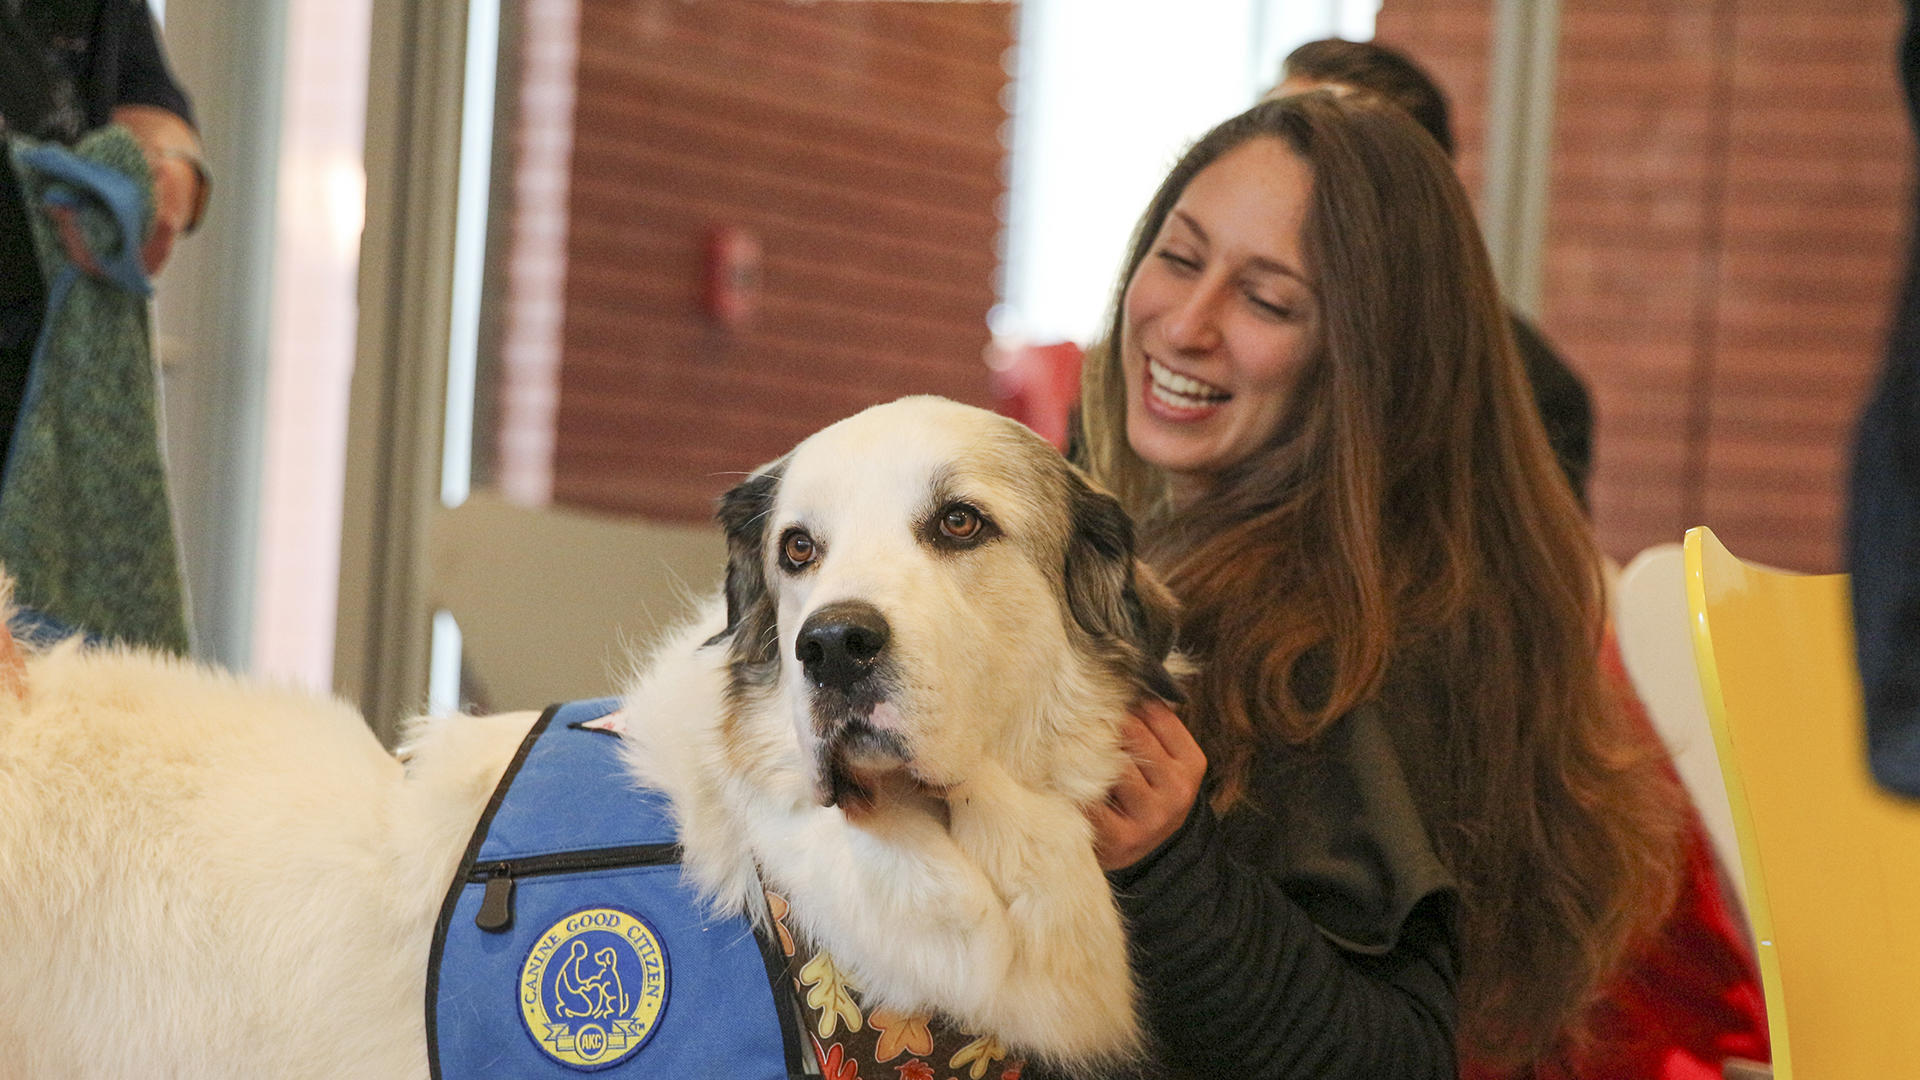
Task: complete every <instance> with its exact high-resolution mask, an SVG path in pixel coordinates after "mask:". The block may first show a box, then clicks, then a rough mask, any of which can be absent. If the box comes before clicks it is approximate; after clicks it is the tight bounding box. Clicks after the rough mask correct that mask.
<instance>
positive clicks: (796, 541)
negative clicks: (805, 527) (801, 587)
mask: <svg viewBox="0 0 1920 1080" xmlns="http://www.w3.org/2000/svg"><path fill="white" fill-rule="evenodd" d="M816 551H817V549H816V548H815V547H814V545H813V537H811V536H808V535H807V534H806V533H804V532H801V531H800V530H799V529H789V530H787V535H785V536H783V537H781V538H780V560H781V561H782V562H784V563H786V564H787V569H789V570H797V569H799V568H800V567H802V566H805V565H807V564H808V563H810V562H812V561H813V556H814V554H815V553H816Z"/></svg>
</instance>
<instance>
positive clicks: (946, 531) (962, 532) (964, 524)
mask: <svg viewBox="0 0 1920 1080" xmlns="http://www.w3.org/2000/svg"><path fill="white" fill-rule="evenodd" d="M940 534H941V535H942V536H945V537H946V538H947V539H949V540H971V539H973V538H974V537H975V536H978V535H979V534H980V511H978V510H975V509H974V508H973V507H971V506H968V505H966V504H964V503H956V504H955V505H953V506H949V507H947V508H946V510H944V511H942V512H941V514H940Z"/></svg>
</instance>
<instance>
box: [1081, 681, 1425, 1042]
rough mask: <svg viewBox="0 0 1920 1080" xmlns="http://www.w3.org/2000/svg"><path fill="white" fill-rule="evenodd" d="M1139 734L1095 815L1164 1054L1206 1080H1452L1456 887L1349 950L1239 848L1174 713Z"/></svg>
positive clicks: (1150, 717) (1148, 721)
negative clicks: (1203, 795)
mask: <svg viewBox="0 0 1920 1080" xmlns="http://www.w3.org/2000/svg"><path fill="white" fill-rule="evenodd" d="M1126 740H1127V746H1128V749H1129V751H1130V753H1131V755H1132V758H1133V765H1132V767H1130V768H1129V769H1128V770H1127V772H1126V773H1125V774H1124V775H1123V776H1122V777H1121V778H1120V780H1119V781H1118V782H1117V783H1116V784H1115V786H1114V790H1113V794H1112V797H1111V798H1110V800H1109V803H1108V804H1107V805H1106V806H1104V807H1100V808H1097V809H1096V810H1095V811H1094V812H1093V813H1092V814H1091V815H1090V816H1091V818H1092V820H1093V823H1094V829H1095V833H1096V837H1097V842H1098V844H1099V851H1100V856H1101V864H1102V866H1103V867H1105V868H1107V869H1108V870H1109V871H1110V873H1109V878H1110V880H1111V881H1112V883H1113V886H1114V891H1115V894H1116V897H1117V898H1118V900H1119V903H1120V907H1121V912H1122V914H1123V916H1124V917H1125V918H1126V920H1127V924H1128V931H1129V936H1130V939H1131V942H1132V948H1133V958H1134V969H1135V973H1136V975H1137V976H1138V978H1139V980H1140V984H1141V990H1142V1001H1143V1007H1144V1009H1145V1011H1146V1019H1147V1024H1148V1028H1149V1030H1150V1031H1151V1032H1152V1034H1153V1036H1154V1038H1155V1039H1156V1040H1157V1041H1158V1043H1159V1046H1158V1047H1157V1049H1158V1050H1159V1052H1160V1053H1161V1054H1162V1056H1164V1057H1166V1058H1167V1059H1168V1060H1169V1063H1171V1064H1173V1065H1174V1066H1175V1068H1176V1069H1178V1070H1181V1071H1184V1072H1187V1073H1191V1074H1193V1075H1196V1076H1236V1077H1249V1078H1255V1077H1257V1078H1267V1077H1271V1078H1276V1080H1278V1078H1284V1077H1314V1078H1333V1080H1338V1078H1340V1077H1356V1078H1357V1077H1366V1078H1369V1080H1391V1078H1396V1077H1408V1078H1426V1077H1452V1076H1453V1075H1454V1074H1455V1069H1456V1065H1455V1052H1454V967H1455V963H1454V946H1453V936H1452V920H1451V912H1450V910H1449V906H1448V905H1449V904H1450V903H1451V894H1449V893H1444V892H1436V893H1434V894H1433V895H1431V896H1429V897H1427V898H1426V899H1425V900H1423V901H1421V902H1420V903H1417V904H1415V905H1413V906H1412V908H1411V910H1410V911H1409V912H1408V914H1407V915H1406V917H1405V919H1404V920H1403V921H1402V922H1401V924H1400V926H1399V932H1398V934H1397V935H1395V936H1394V938H1393V945H1392V947H1391V948H1390V949H1388V950H1386V951H1385V952H1384V953H1383V954H1382V955H1377V956H1375V955H1365V954H1362V953H1358V952H1351V951H1348V950H1345V949H1342V948H1340V947H1338V946H1336V945H1335V944H1333V943H1332V942H1331V941H1329V940H1328V939H1327V937H1326V936H1325V935H1324V934H1322V933H1321V932H1320V930H1319V929H1318V928H1317V927H1316V926H1315V925H1314V923H1313V921H1312V920H1311V919H1309V918H1308V916H1307V914H1306V912H1305V911H1304V910H1302V909H1301V907H1300V906H1299V905H1298V904H1297V903H1295V901H1294V900H1293V898H1291V897H1289V896H1288V895H1287V894H1286V893H1285V891H1284V890H1282V889H1281V888H1280V886H1279V884H1278V883H1277V878H1278V874H1277V873H1261V872H1259V871H1258V870H1255V869H1249V868H1247V867H1245V866H1243V865H1242V864H1241V863H1240V862H1236V861H1235V860H1234V859H1232V858H1229V856H1228V855H1227V850H1226V846H1225V843H1224V841H1223V838H1222V837H1221V835H1220V832H1219V828H1218V824H1217V822H1216V821H1215V819H1214V817H1213V814H1212V812H1211V810H1210V809H1209V808H1208V807H1207V805H1206V803H1205V801H1204V800H1201V799H1199V798H1198V793H1199V789H1200V782H1201V779H1202V777H1203V776H1204V774H1205V771H1206V757H1205V755H1204V754H1203V753H1202V752H1201V750H1200V748H1199V746H1198V744H1196V743H1195V742H1194V740H1193V737H1192V735H1191V734H1189V733H1188V732H1187V730H1186V727H1185V725H1183V724H1182V723H1181V722H1180V720H1179V718H1178V717H1176V716H1174V714H1173V712H1172V710H1170V709H1168V708H1167V707H1166V706H1165V705H1163V704H1161V703H1158V702H1152V703H1148V704H1146V705H1143V706H1142V707H1141V709H1140V710H1138V711H1137V713H1136V715H1135V716H1134V717H1133V718H1131V719H1130V720H1129V721H1128V724H1127V728H1126ZM1330 811H1331V812H1336V813H1337V812H1338V811H1337V810H1332V808H1331V807H1330ZM1383 872H1384V871H1383Z"/></svg>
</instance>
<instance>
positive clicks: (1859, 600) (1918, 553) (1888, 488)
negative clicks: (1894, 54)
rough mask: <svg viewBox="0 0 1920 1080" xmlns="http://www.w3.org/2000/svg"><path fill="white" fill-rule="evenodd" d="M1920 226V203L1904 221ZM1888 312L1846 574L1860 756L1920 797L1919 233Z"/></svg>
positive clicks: (1913, 97)
mask: <svg viewBox="0 0 1920 1080" xmlns="http://www.w3.org/2000/svg"><path fill="white" fill-rule="evenodd" d="M1899 66H1900V75H1901V81H1902V85H1903V87H1904V89H1905V90H1906V95H1907V113H1908V116H1909V118H1910V120H1911V121H1912V123H1913V125H1914V128H1915V131H1916V134H1920V2H1916V0H1908V3H1907V30H1906V36H1905V38H1904V39H1903V40H1902V42H1901V46H1900V53H1899ZM1909 225H1910V226H1913V227H1916V228H1920V203H1917V204H1916V205H1915V207H1914V209H1913V211H1912V217H1911V218H1910V219H1909ZM1911 242H1912V244H1913V245H1914V246H1913V248H1912V250H1911V251H1910V252H1909V254H1908V257H1907V278H1906V283H1905V285H1904V286H1903V288H1902V290H1901V293H1900V299H1899V303H1898V307H1896V308H1895V309H1894V313H1893V327H1892V333H1891V335H1890V337H1889V340H1888V342H1887V362H1886V367H1885V368H1884V369H1883V370H1882V371H1881V374H1880V382H1879V384H1878V386H1877V387H1876V388H1875V389H1874V392H1873V396H1872V398H1870V399H1869V401H1868V402H1867V407H1866V410H1865V412H1864V413H1863V414H1862V415H1861V417H1860V427H1859V431H1858V434H1857V437H1856V443H1855V446H1854V460H1853V477H1852V489H1853V490H1852V501H1851V505H1850V506H1849V508H1848V522H1847V525H1848V529H1847V534H1848V535H1847V570H1848V572H1849V573H1850V574H1851V575H1852V579H1853V582H1852V584H1853V623H1854V633H1855V638H1856V647H1857V649H1858V652H1859V657H1860V685H1861V691H1862V693H1863V694H1864V697H1865V704H1866V712H1867V756H1868V761H1869V762H1870V763H1871V764H1872V767H1873V775H1874V777H1875V778H1876V779H1877V780H1879V782H1880V783H1881V784H1882V785H1884V786H1885V787H1887V788H1889V789H1891V790H1893V791H1896V792H1899V793H1901V794H1903V795H1910V796H1915V797H1920V232H1916V233H1915V234H1914V236H1913V239H1912V241H1911Z"/></svg>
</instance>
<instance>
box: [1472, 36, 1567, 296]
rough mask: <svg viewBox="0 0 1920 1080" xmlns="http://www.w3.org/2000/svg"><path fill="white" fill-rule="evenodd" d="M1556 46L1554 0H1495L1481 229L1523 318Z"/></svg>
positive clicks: (1536, 289)
mask: <svg viewBox="0 0 1920 1080" xmlns="http://www.w3.org/2000/svg"><path fill="white" fill-rule="evenodd" d="M1559 47H1560V0H1495V3H1494V12H1493V33H1492V42H1491V48H1490V50H1489V51H1490V57H1489V60H1490V63H1491V64H1492V70H1491V72H1490V75H1491V78H1490V79H1489V83H1488V93H1487V152H1486V161H1485V165H1486V186H1485V188H1484V190H1483V194H1482V201H1481V207H1480V224H1481V229H1482V230H1483V231H1484V233H1485V234H1486V238H1487V251H1488V253H1489V254H1490V255H1491V256H1492V258H1493V269H1494V272H1495V273H1496V274H1497V275H1499V278H1500V285H1501V288H1502V290H1503V291H1504V293H1505V295H1506V299H1507V303H1509V304H1511V305H1512V306H1513V307H1515V308H1517V309H1518V310H1520V311H1521V312H1523V313H1525V314H1528V315H1532V314H1534V313H1535V312H1536V311H1537V310H1538V308H1539V306H1540V270H1541V257H1540V256H1541V251H1542V250H1543V249H1544V247H1545V244H1546V231H1547V180H1548V161H1549V159H1550V156H1551V154H1552V152H1553V107H1554V78H1555V61H1556V59H1557V56H1558V53H1559Z"/></svg>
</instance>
